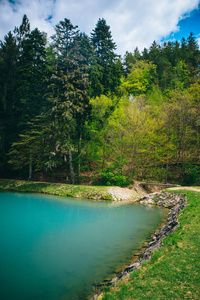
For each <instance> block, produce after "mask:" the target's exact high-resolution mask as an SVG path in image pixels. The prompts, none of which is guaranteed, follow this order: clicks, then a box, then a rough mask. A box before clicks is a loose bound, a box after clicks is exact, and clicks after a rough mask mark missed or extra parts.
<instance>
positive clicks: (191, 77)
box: [0, 16, 200, 186]
mask: <svg viewBox="0 0 200 300" xmlns="http://www.w3.org/2000/svg"><path fill="white" fill-rule="evenodd" d="M199 112H200V50H199V48H198V44H197V41H196V39H195V37H194V36H193V34H192V33H191V34H190V36H189V37H188V38H187V39H184V38H183V39H182V41H181V42H180V43H179V42H178V41H175V42H167V43H163V44H162V45H158V44H157V43H156V42H155V41H154V42H153V43H152V45H151V47H150V48H149V49H144V50H143V51H142V52H141V53H140V52H139V51H138V49H137V48H136V49H133V52H132V53H131V52H126V53H125V55H124V57H120V56H119V55H117V53H116V44H115V42H114V41H113V39H112V34H111V31H110V27H109V26H108V25H107V24H106V21H105V19H99V20H98V22H97V24H96V27H95V29H94V30H93V31H92V33H91V35H90V36H87V35H86V34H85V33H82V32H80V30H79V29H78V27H77V26H74V25H72V23H71V21H70V20H69V19H64V20H63V21H60V22H59V23H58V24H57V25H56V26H55V34H54V35H53V36H52V37H51V39H50V40H47V37H46V34H45V33H43V32H40V31H39V30H38V29H37V28H35V29H34V30H32V31H31V30H30V23H29V20H28V18H27V17H26V16H24V17H23V20H22V24H21V25H20V26H19V27H16V28H15V29H14V30H13V32H9V33H8V34H7V35H6V36H5V38H4V41H2V42H1V43H0V177H1V178H18V179H20V178H21V179H26V178H29V179H36V180H43V181H44V180H45V181H47V180H51V181H60V182H66V183H93V184H107V185H122V186H123V185H128V184H131V183H132V182H133V180H136V179H138V180H157V181H161V182H176V183H181V184H195V183H196V184H197V183H198V182H199V179H200V148H199V143H200V137H199V136H200V113H199Z"/></svg>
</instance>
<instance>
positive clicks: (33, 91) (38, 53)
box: [17, 28, 46, 130]
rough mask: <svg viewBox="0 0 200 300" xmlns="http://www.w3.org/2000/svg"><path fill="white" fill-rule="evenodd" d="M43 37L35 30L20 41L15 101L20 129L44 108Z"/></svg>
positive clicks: (44, 63) (44, 62) (44, 56)
mask: <svg viewBox="0 0 200 300" xmlns="http://www.w3.org/2000/svg"><path fill="white" fill-rule="evenodd" d="M45 82H46V50H45V36H44V34H43V33H41V32H40V31H39V30H38V29H37V28H36V29H34V30H33V31H31V32H30V33H29V34H27V36H26V38H25V39H23V40H22V41H21V51H20V56H19V62H18V79H17V84H18V87H17V99H18V110H19V122H20V124H21V126H20V129H21V130H22V129H24V126H25V124H26V122H27V121H29V120H30V119H33V118H34V117H35V116H36V115H38V114H39V113H40V112H41V111H42V109H43V108H44V106H45V92H46V86H45Z"/></svg>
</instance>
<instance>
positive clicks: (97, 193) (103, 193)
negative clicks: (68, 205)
mask: <svg viewBox="0 0 200 300" xmlns="http://www.w3.org/2000/svg"><path fill="white" fill-rule="evenodd" d="M0 190H1V191H6V190H9V191H17V192H33V193H45V194H51V195H59V196H69V197H75V198H87V199H103V200H111V199H112V196H111V195H110V194H109V193H108V187H104V186H98V187H95V186H84V185H69V184H56V183H42V182H33V181H21V180H7V179H0Z"/></svg>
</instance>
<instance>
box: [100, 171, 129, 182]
mask: <svg viewBox="0 0 200 300" xmlns="http://www.w3.org/2000/svg"><path fill="white" fill-rule="evenodd" d="M101 182H102V183H103V184H104V185H108V186H110V185H115V186H116V185H117V186H127V185H128V181H127V180H126V177H125V176H124V175H121V174H118V173H117V174H115V173H113V172H111V171H104V172H102V173H101Z"/></svg>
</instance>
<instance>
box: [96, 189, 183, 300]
mask: <svg viewBox="0 0 200 300" xmlns="http://www.w3.org/2000/svg"><path fill="white" fill-rule="evenodd" d="M186 201H187V199H186V195H184V194H176V193H168V192H161V193H153V194H149V195H147V196H145V197H143V198H141V199H140V200H139V201H138V203H140V204H145V205H158V206H162V207H165V208H169V213H168V219H167V223H166V224H165V225H163V226H162V228H161V229H160V230H159V231H158V232H156V233H155V234H154V236H153V237H152V239H151V241H150V242H149V243H148V245H147V246H146V249H145V250H144V251H143V252H142V253H141V255H140V256H139V259H138V260H137V261H136V262H134V263H133V264H131V265H130V266H128V267H126V268H125V269H124V270H123V271H122V272H121V273H120V275H119V276H118V277H115V278H114V279H112V280H111V281H110V282H109V283H108V284H110V285H112V284H114V283H115V282H117V281H118V280H119V279H121V278H123V277H125V276H127V275H128V273H129V272H131V271H133V270H137V269H139V267H140V265H141V263H142V262H143V261H146V260H148V259H150V257H151V254H152V252H153V251H154V250H155V249H157V248H158V247H160V246H161V243H162V240H163V239H164V238H165V237H166V236H167V235H168V234H169V233H171V232H173V231H174V229H175V228H176V227H177V226H178V215H179V214H180V212H181V211H182V210H183V209H184V208H185V207H186ZM97 298H98V295H97V294H96V295H94V296H93V297H92V298H91V300H95V299H97Z"/></svg>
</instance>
